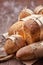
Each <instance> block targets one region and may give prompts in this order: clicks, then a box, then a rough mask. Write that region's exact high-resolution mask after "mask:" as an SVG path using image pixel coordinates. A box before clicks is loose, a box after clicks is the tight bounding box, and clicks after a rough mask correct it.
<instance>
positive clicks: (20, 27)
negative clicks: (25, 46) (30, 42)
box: [8, 21, 26, 39]
mask: <svg viewBox="0 0 43 65" xmlns="http://www.w3.org/2000/svg"><path fill="white" fill-rule="evenodd" d="M24 23H25V22H23V21H19V22H16V23H14V24H13V25H12V26H11V27H10V28H9V30H8V34H9V35H13V34H19V35H21V36H22V37H23V38H24V39H25V38H26V37H25V32H24Z"/></svg>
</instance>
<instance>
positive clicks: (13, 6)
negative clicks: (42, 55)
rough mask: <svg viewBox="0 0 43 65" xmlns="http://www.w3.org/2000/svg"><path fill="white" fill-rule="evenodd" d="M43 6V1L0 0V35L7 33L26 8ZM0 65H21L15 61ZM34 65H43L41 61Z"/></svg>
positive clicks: (0, 64)
mask: <svg viewBox="0 0 43 65" xmlns="http://www.w3.org/2000/svg"><path fill="white" fill-rule="evenodd" d="M41 4H43V0H0V35H1V34H3V33H5V32H7V30H8V28H9V27H10V26H11V25H12V24H13V23H15V22H16V21H17V18H18V14H19V12H20V11H21V10H22V9H23V8H25V7H28V8H30V9H32V10H33V9H34V8H35V7H36V6H37V5H41ZM0 37H1V36H0ZM0 65H23V64H22V63H21V62H19V61H18V60H15V59H11V60H8V61H6V62H2V63H0ZM36 65H43V60H40V61H38V64H36Z"/></svg>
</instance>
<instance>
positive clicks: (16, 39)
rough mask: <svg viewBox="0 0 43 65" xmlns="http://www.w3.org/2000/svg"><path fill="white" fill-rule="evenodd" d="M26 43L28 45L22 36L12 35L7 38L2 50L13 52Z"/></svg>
mask: <svg viewBox="0 0 43 65" xmlns="http://www.w3.org/2000/svg"><path fill="white" fill-rule="evenodd" d="M25 45H26V43H25V41H24V39H23V37H22V36H20V35H12V36H10V37H8V39H7V40H6V42H5V44H4V46H3V49H4V50H3V49H2V48H1V50H3V52H5V53H6V54H13V53H15V52H16V51H17V50H18V49H20V48H21V47H23V46H25Z"/></svg>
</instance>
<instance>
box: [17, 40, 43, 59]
mask: <svg viewBox="0 0 43 65" xmlns="http://www.w3.org/2000/svg"><path fill="white" fill-rule="evenodd" d="M42 51H43V41H42V42H37V43H33V44H30V45H28V46H25V47H23V48H21V49H19V50H18V51H17V53H16V57H17V58H18V59H20V60H32V59H36V58H41V57H43V52H42Z"/></svg>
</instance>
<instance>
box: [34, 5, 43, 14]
mask: <svg viewBox="0 0 43 65" xmlns="http://www.w3.org/2000/svg"><path fill="white" fill-rule="evenodd" d="M34 12H35V14H42V15H43V5H39V6H37V7H36V8H35V10H34Z"/></svg>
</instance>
